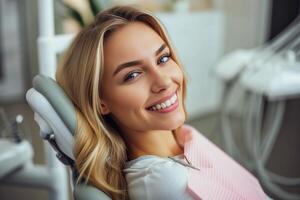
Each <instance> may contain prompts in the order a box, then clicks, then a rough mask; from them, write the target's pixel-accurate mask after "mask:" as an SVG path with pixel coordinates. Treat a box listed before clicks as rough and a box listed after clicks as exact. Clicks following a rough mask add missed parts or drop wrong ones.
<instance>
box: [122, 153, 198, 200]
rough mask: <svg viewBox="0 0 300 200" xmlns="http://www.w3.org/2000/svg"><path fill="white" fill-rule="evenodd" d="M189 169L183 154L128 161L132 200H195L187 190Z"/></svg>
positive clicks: (129, 188) (144, 157) (126, 175)
mask: <svg viewBox="0 0 300 200" xmlns="http://www.w3.org/2000/svg"><path fill="white" fill-rule="evenodd" d="M188 167H189V165H188V164H187V162H186V161H185V159H184V156H183V155H177V156H174V157H167V158H163V157H158V156H154V155H146V156H141V157H139V158H137V159H134V160H132V161H128V162H126V164H125V168H124V169H123V171H124V173H125V177H126V181H127V189H128V193H129V198H130V200H168V199H172V200H183V199H184V200H193V198H192V197H191V196H190V194H189V193H188V192H187V191H186V189H187V178H188Z"/></svg>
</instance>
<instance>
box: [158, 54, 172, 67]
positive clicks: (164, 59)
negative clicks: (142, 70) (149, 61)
mask: <svg viewBox="0 0 300 200" xmlns="http://www.w3.org/2000/svg"><path fill="white" fill-rule="evenodd" d="M169 60H170V54H165V55H162V56H161V57H160V58H159V60H158V62H157V64H158V65H159V64H161V63H166V62H168V61H169Z"/></svg>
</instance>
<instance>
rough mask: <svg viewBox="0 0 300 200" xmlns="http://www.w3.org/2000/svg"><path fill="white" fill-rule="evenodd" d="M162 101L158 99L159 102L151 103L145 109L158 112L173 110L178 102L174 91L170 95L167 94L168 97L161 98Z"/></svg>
mask: <svg viewBox="0 0 300 200" xmlns="http://www.w3.org/2000/svg"><path fill="white" fill-rule="evenodd" d="M163 99H164V101H159V102H160V103H157V104H153V105H152V106H151V107H149V108H147V110H150V111H153V112H159V113H166V112H171V111H173V110H175V109H176V108H177V107H178V105H179V103H178V97H177V94H176V92H175V93H173V94H172V95H169V96H168V98H163Z"/></svg>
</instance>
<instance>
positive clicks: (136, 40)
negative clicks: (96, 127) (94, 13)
mask: <svg viewBox="0 0 300 200" xmlns="http://www.w3.org/2000/svg"><path fill="white" fill-rule="evenodd" d="M170 53H171V52H170V49H169V47H168V46H167V45H166V43H165V42H164V41H163V40H162V38H161V37H160V36H159V35H158V34H157V33H156V32H155V31H154V30H153V29H152V28H150V27H149V26H147V25H146V24H144V23H141V22H132V23H129V24H127V25H125V26H123V27H121V28H120V29H118V30H117V31H116V32H114V33H112V35H110V36H109V37H108V38H107V39H106V41H105V43H104V71H103V79H102V82H101V94H102V95H101V100H102V101H101V102H102V103H101V108H102V114H111V115H112V117H113V119H114V120H115V121H116V123H117V124H118V126H119V127H120V128H121V129H122V130H124V131H125V132H127V131H134V132H147V131H153V130H174V129H176V128H178V127H179V126H180V125H182V124H183V123H184V120H185V114H184V109H183V101H182V84H183V73H182V71H181V69H180V68H179V66H178V65H177V63H175V61H174V60H173V59H172V58H171V57H170Z"/></svg>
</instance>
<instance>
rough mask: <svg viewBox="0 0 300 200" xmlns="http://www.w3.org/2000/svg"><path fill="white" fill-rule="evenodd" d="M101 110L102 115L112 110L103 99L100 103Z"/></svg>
mask: <svg viewBox="0 0 300 200" xmlns="http://www.w3.org/2000/svg"><path fill="white" fill-rule="evenodd" d="M100 112H101V114H102V115H107V114H109V113H110V110H109V108H108V106H107V104H106V103H105V102H104V101H101V103H100Z"/></svg>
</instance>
